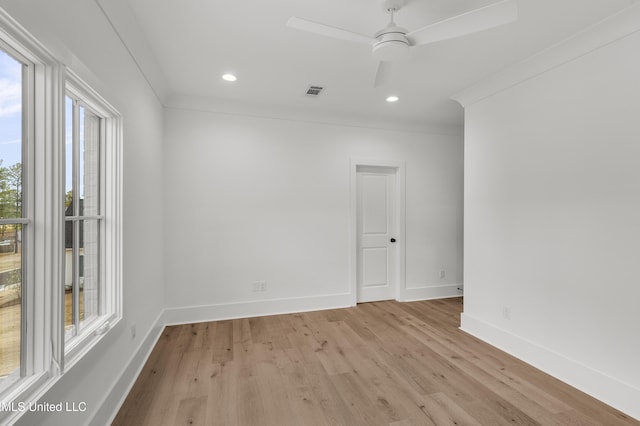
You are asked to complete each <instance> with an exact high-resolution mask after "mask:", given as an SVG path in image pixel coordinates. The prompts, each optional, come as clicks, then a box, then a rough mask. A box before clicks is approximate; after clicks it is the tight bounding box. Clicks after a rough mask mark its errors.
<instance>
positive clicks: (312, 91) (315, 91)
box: [306, 86, 323, 96]
mask: <svg viewBox="0 0 640 426" xmlns="http://www.w3.org/2000/svg"><path fill="white" fill-rule="evenodd" d="M322 89H323V88H322V87H320V86H309V88H308V89H307V93H306V95H307V96H318V95H319V94H320V92H322Z"/></svg>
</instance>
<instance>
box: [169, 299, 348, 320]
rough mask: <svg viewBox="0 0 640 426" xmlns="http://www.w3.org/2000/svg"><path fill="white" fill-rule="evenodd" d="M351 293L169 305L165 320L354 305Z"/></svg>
mask: <svg viewBox="0 0 640 426" xmlns="http://www.w3.org/2000/svg"><path fill="white" fill-rule="evenodd" d="M351 301H352V295H351V294H349V293H344V294H332V295H327V296H315V297H296V298H290V299H270V300H257V301H250V302H236V303H225V304H218V305H204V306H187V307H180V308H166V309H165V310H164V324H165V325H176V324H190V323H196V322H205V321H219V320H226V319H235V318H251V317H259V316H265V315H278V314H290V313H294V312H306V311H321V310H325V309H336V308H347V307H349V306H352V303H351Z"/></svg>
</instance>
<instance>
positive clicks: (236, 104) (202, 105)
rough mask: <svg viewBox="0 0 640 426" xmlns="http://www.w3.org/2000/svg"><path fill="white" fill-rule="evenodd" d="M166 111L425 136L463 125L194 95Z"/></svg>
mask: <svg viewBox="0 0 640 426" xmlns="http://www.w3.org/2000/svg"><path fill="white" fill-rule="evenodd" d="M164 107H165V108H166V109H174V110H181V111H195V112H211V113H215V114H222V115H229V116H241V117H255V118H265V119H273V120H283V121H291V122H303V123H314V124H326V125H335V126H343V127H350V128H354V127H355V128H362V129H378V130H391V131H397V132H404V133H420V134H427V135H446V136H460V137H461V136H463V135H464V126H458V125H448V124H434V123H422V122H414V121H401V120H393V119H385V118H378V119H373V118H371V117H368V116H356V115H353V114H351V115H348V116H345V115H344V114H337V113H335V112H331V111H317V110H314V109H313V108H311V107H304V108H301V107H292V106H286V105H273V104H258V103H251V102H246V101H245V102H241V101H229V100H224V101H221V100H218V99H211V98H199V97H195V96H180V95H171V96H170V97H169V99H168V100H167V102H166V104H165V105H164Z"/></svg>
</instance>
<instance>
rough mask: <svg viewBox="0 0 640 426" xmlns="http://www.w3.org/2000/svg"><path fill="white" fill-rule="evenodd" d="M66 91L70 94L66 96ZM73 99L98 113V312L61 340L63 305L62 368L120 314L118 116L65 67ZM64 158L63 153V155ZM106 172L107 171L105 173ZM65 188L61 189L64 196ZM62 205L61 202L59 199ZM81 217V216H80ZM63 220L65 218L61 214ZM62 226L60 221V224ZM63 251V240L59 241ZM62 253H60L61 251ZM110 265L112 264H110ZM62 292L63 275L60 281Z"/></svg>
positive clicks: (82, 353)
mask: <svg viewBox="0 0 640 426" xmlns="http://www.w3.org/2000/svg"><path fill="white" fill-rule="evenodd" d="M69 95H70V96H69ZM66 96H69V97H71V98H72V99H74V100H76V101H77V102H78V104H79V105H82V106H84V107H85V108H87V109H88V110H89V111H91V112H92V113H94V114H96V115H97V116H98V117H100V130H99V132H100V143H99V157H100V159H99V166H98V167H99V181H100V189H99V199H100V201H99V205H100V213H99V214H98V215H97V216H88V215H87V216H86V217H87V218H94V217H97V218H99V221H100V225H99V234H100V240H101V241H100V254H99V265H100V272H99V282H100V284H99V290H98V291H99V299H98V300H99V302H98V303H99V306H98V311H99V312H100V313H101V314H100V315H98V316H97V318H95V319H93V320H92V321H91V322H89V323H86V324H85V327H84V328H83V329H81V330H79V332H78V333H77V334H76V335H75V336H73V337H71V338H69V339H68V340H66V342H64V339H65V336H64V334H65V333H64V309H63V312H62V313H63V317H62V329H63V336H62V338H63V342H64V346H65V356H64V366H65V367H64V368H65V369H66V368H69V367H70V366H71V365H73V364H75V362H77V360H78V359H80V358H81V357H82V356H83V355H84V353H86V352H87V351H88V350H89V349H90V348H91V347H92V346H93V344H95V343H96V342H97V340H99V337H100V336H101V335H102V334H104V333H105V332H106V331H107V330H108V329H110V328H112V327H113V326H114V325H115V324H116V323H117V322H118V321H119V320H120V319H121V318H122V303H121V295H122V290H121V282H122V274H121V268H120V265H121V246H120V245H121V241H122V238H121V229H120V220H119V219H118V220H114V218H120V217H121V206H120V204H121V192H122V191H121V181H122V179H121V161H120V156H121V148H120V141H121V140H122V134H121V132H122V130H121V129H122V119H121V117H120V115H119V113H118V112H117V110H115V108H113V107H112V106H111V105H110V104H109V103H108V102H107V101H106V100H104V98H102V97H101V96H100V95H99V94H98V93H97V92H96V91H95V90H93V89H91V87H89V85H87V84H86V83H84V81H82V79H80V77H78V76H77V75H76V74H75V73H74V72H73V71H71V70H69V69H67V70H66V75H65V97H66ZM63 159H64V156H63ZM107 172H108V173H107ZM64 194H65V190H64V189H63V190H62V196H63V197H64ZM63 206H64V203H63ZM80 217H85V216H80ZM63 221H64V222H66V221H67V218H66V217H63ZM62 228H63V229H64V225H63V226H62ZM62 251H63V252H64V240H63V241H62ZM63 254H64V253H63ZM111 265H114V266H113V267H111ZM61 285H62V292H63V295H64V279H63V280H62V281H61Z"/></svg>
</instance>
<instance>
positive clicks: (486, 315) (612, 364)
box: [463, 8, 640, 418]
mask: <svg viewBox="0 0 640 426" xmlns="http://www.w3.org/2000/svg"><path fill="white" fill-rule="evenodd" d="M631 13H633V15H631ZM639 15H640V14H639V13H638V8H636V9H635V10H633V11H631V12H626V14H625V16H624V17H620V19H614V20H612V21H610V22H607V23H605V24H604V26H603V27H602V28H601V29H598V30H597V31H599V32H598V34H600V35H611V34H613V32H620V30H622V29H624V28H625V27H624V26H623V25H627V24H628V23H629V22H631V24H632V25H634V27H630V28H629V31H628V33H629V35H626V36H623V37H622V38H620V37H619V36H620V34H618V35H617V36H615V37H609V38H603V40H602V43H601V46H600V47H599V48H596V49H595V50H591V51H590V52H584V54H583V52H575V54H574V55H573V56H574V57H573V59H571V60H568V61H566V62H564V63H562V61H560V62H559V63H558V64H557V66H554V67H551V68H550V69H549V70H547V71H546V72H543V73H541V74H538V75H535V73H534V74H530V75H524V74H523V79H522V80H521V81H520V82H517V83H516V84H514V85H512V84H511V83H504V84H503V89H504V90H501V91H498V92H497V93H495V94H493V95H492V96H488V97H484V99H480V100H478V101H477V102H475V103H471V104H470V105H467V107H466V110H465V132H466V135H465V153H464V155H465V178H464V179H465V197H464V202H465V221H464V224H465V241H464V243H465V248H464V257H465V267H464V274H465V306H464V314H463V329H465V330H467V331H469V332H471V333H472V334H475V335H477V336H478V337H480V338H483V339H485V340H488V341H490V342H492V343H494V344H496V345H497V346H499V347H502V348H504V349H505V350H507V351H508V352H511V353H513V354H515V355H516V356H519V357H521V358H523V359H525V360H527V361H529V362H531V363H533V364H534V365H537V366H539V367H541V368H542V369H544V370H546V371H548V372H550V373H552V374H553V375H555V376H557V377H559V378H561V379H563V380H565V381H568V382H569V383H571V384H573V385H575V386H577V387H579V388H581V389H582V390H584V391H586V392H588V393H590V394H592V395H594V396H596V397H598V398H600V399H602V400H604V401H605V402H608V403H609V404H612V405H614V406H616V407H617V408H620V409H622V410H624V411H626V412H627V413H629V414H631V415H633V416H635V417H637V418H640V404H639V403H638V402H639V401H640V368H639V366H638V360H640V339H639V336H640V329H639V327H640V309H638V301H639V300H640V285H639V274H638V261H639V259H640V219H639V218H640V125H639V117H640V80H639V78H640V77H639V76H640V56H639V55H638V52H639V51H640V33H638V32H637V27H638V22H640V20H639V19H638V18H639V17H640V16H639ZM632 19H635V23H633V22H632V21H631V20H632ZM623 21H624V22H623ZM594 31H596V30H594ZM634 31H635V32H634ZM594 34H595V33H593V32H592V33H589V34H585V35H584V37H591V39H590V40H594V38H593V37H592V36H594ZM585 40H586V38H585ZM578 41H579V40H573V41H571V42H570V43H571V44H575V45H576V46H577V45H578V44H577V43H578ZM561 48H562V46H561V47H560V48H559V49H556V50H555V51H551V52H548V53H549V55H542V56H541V57H540V58H536V60H534V61H532V62H531V66H530V68H531V69H535V68H536V65H539V64H540V63H541V61H544V60H545V59H546V58H548V57H552V56H553V55H556V54H557V53H558V51H559V50H560V49H561ZM557 57H559V56H557ZM521 68H522V67H521ZM522 69H524V68H522ZM525 74H526V73H525ZM509 75H511V74H509V73H505V74H504V76H507V77H508V76H509ZM496 81H498V80H495V81H493V82H491V84H489V85H487V86H485V87H479V89H478V93H481V92H483V91H484V90H485V89H486V87H489V86H492V85H493V86H494V87H498V86H497V85H495V83H496ZM485 94H486V93H485ZM482 96H485V95H482ZM482 96H481V97H482ZM505 308H506V309H508V310H509V311H510V318H506V317H508V316H509V315H508V312H507V313H505ZM505 314H507V315H505Z"/></svg>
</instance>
